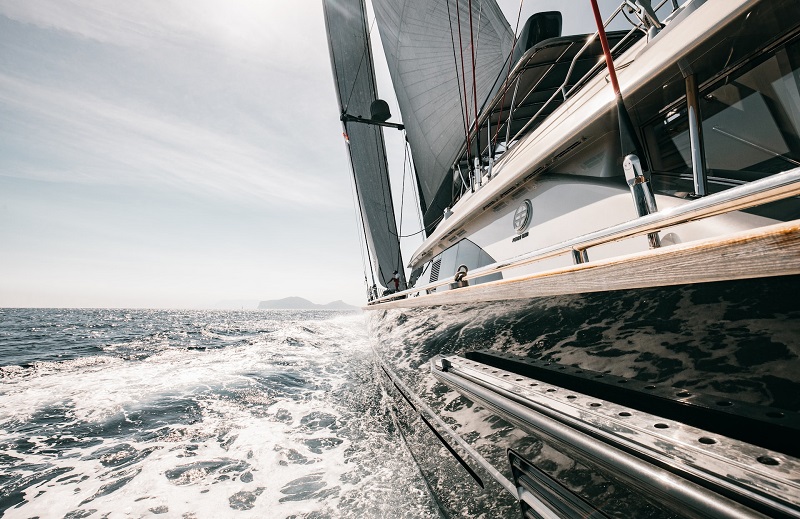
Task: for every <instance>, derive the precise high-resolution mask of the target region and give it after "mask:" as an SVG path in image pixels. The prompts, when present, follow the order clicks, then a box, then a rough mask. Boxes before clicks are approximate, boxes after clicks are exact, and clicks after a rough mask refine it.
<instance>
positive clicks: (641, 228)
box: [369, 168, 800, 304]
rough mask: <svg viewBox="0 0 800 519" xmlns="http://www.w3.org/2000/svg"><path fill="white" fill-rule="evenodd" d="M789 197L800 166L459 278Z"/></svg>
mask: <svg viewBox="0 0 800 519" xmlns="http://www.w3.org/2000/svg"><path fill="white" fill-rule="evenodd" d="M791 196H800V168H795V169H791V170H788V171H784V172H782V173H777V174H775V175H771V176H769V177H766V178H762V179H759V180H755V181H753V182H750V183H748V184H744V185H741V186H736V187H732V188H730V189H726V190H725V191H722V192H720V193H715V194H713V195H708V196H706V197H703V198H699V199H697V200H692V201H690V202H687V203H685V204H683V205H679V206H675V207H670V208H667V209H663V210H661V211H659V212H657V213H652V214H649V215H647V216H642V217H639V218H636V219H635V220H629V221H627V222H624V223H621V224H617V225H613V226H611V227H607V228H605V229H601V230H599V231H594V232H591V233H588V234H584V235H582V236H578V237H576V238H573V239H571V240H567V241H563V242H561V243H557V244H555V245H551V246H549V247H543V248H541V249H537V250H534V251H531V252H528V253H525V254H521V255H519V256H515V257H513V258H509V259H507V260H503V261H498V262H495V263H492V264H490V265H486V266H484V267H480V268H477V269H475V270H473V271H471V272H469V274H468V275H467V276H465V277H464V278H463V279H464V280H470V279H475V278H479V277H483V276H486V275H489V274H494V273H496V272H502V271H504V270H507V269H510V268H516V267H521V266H523V265H528V264H530V263H534V262H537V261H541V260H544V259H548V258H552V257H554V256H559V255H561V254H566V253H569V252H572V251H584V250H586V249H588V248H590V247H595V246H598V245H603V244H605V243H610V242H614V241H619V240H624V239H626V238H632V237H634V236H639V235H643V234H648V233H651V232H655V231H658V230H661V229H663V228H665V227H671V226H674V225H680V224H683V223H687V222H691V221H696V220H702V219H704V218H709V217H712V216H717V215H720V214H725V213H728V212H731V211H741V210H743V209H749V208H751V207H755V206H758V205H762V204H766V203H769V202H774V201H776V200H781V199H784V198H789V197H791ZM451 283H453V279H452V278H451V277H448V278H446V279H443V280H439V281H434V282H433V283H428V284H427V285H424V286H421V287H414V288H410V289H407V290H404V291H402V292H397V293H394V294H391V295H387V296H384V297H381V298H378V299H376V300H374V301H371V302H370V303H369V304H377V303H383V302H386V301H391V300H394V299H397V298H398V297H401V296H410V295H412V294H417V293H419V292H424V291H426V290H431V289H434V288H437V287H440V286H444V285H449V284H451Z"/></svg>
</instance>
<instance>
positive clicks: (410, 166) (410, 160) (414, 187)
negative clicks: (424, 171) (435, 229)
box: [403, 132, 425, 230]
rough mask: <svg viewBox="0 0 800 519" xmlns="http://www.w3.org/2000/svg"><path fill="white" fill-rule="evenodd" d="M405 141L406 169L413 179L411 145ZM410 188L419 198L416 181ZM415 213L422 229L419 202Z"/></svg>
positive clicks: (414, 173) (414, 175)
mask: <svg viewBox="0 0 800 519" xmlns="http://www.w3.org/2000/svg"><path fill="white" fill-rule="evenodd" d="M403 136H405V132H403ZM405 142H406V150H408V153H407V155H408V170H409V171H410V172H411V178H412V179H414V178H415V177H416V172H415V171H414V160H413V158H412V157H411V145H410V144H409V143H408V140H407V139H406V141H405ZM411 189H412V191H413V192H414V197H416V199H417V200H419V193H418V192H417V183H416V182H412V183H411ZM416 213H417V219H418V220H419V228H420V229H422V230H424V229H425V225H424V224H423V222H422V208H421V207H420V206H419V204H417V211H416Z"/></svg>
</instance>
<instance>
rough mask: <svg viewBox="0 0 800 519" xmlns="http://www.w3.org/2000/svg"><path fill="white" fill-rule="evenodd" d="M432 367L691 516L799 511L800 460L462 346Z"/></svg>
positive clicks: (515, 420)
mask: <svg viewBox="0 0 800 519" xmlns="http://www.w3.org/2000/svg"><path fill="white" fill-rule="evenodd" d="M431 370H432V372H433V375H434V376H435V377H436V378H437V379H439V380H440V381H442V382H444V383H446V384H447V385H449V386H451V387H453V388H454V389H456V390H457V391H459V392H460V393H462V394H464V395H465V396H467V397H468V398H470V399H472V400H477V401H479V402H481V403H482V404H484V405H487V406H488V407H490V408H492V409H494V410H495V411H497V412H499V413H500V414H501V415H502V416H503V417H504V418H507V419H509V420H510V421H512V422H513V423H516V424H517V425H519V426H522V427H523V428H527V429H529V430H531V431H532V432H536V433H538V434H542V435H544V436H546V437H548V438H549V439H551V440H552V441H554V442H556V443H558V444H560V445H562V446H565V447H566V448H567V449H568V450H570V451H572V452H575V453H578V454H579V455H580V456H582V457H585V458H586V459H587V460H590V461H591V462H593V463H595V464H598V465H599V466H602V467H604V468H605V469H607V470H609V471H611V472H613V473H614V474H616V475H618V476H619V477H622V478H623V479H626V480H627V481H628V482H630V484H632V485H634V486H636V487H638V488H640V489H641V490H642V491H644V492H647V493H648V494H649V495H651V496H652V497H653V498H654V499H657V500H659V501H661V502H663V503H664V504H665V505H666V506H669V507H670V508H673V509H675V510H676V511H679V513H682V514H685V515H689V516H690V517H762V516H763V515H767V516H770V517H794V518H800V460H798V459H797V458H794V457H791V456H788V455H785V454H782V453H778V452H775V451H771V450H768V449H765V448H762V447H757V446H754V445H752V444H749V443H745V442H742V441H739V440H734V439H731V438H728V437H725V436H722V435H719V434H715V433H711V432H709V431H706V430H703V429H700V428H697V427H692V426H690V425H686V424H684V423H682V422H679V421H676V420H670V419H666V418H664V417H661V416H658V415H654V414H649V413H645V412H643V411H639V410H637V409H634V408H632V407H630V406H624V405H620V404H617V403H613V402H610V401H605V400H601V399H599V398H597V397H596V396H590V395H587V394H583V393H579V392H576V391H571V390H567V389H565V388H564V387H561V386H556V385H553V384H549V383H546V382H543V381H541V380H537V379H533V378H530V377H526V376H524V375H519V374H517V373H513V372H511V371H507V370H503V369H500V368H498V367H495V366H490V365H487V364H484V363H482V362H477V361H474V360H469V359H466V358H463V357H460V356H446V357H442V356H438V357H435V358H434V359H432V361H431Z"/></svg>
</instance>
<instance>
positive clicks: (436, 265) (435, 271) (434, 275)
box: [430, 258, 442, 283]
mask: <svg viewBox="0 0 800 519" xmlns="http://www.w3.org/2000/svg"><path fill="white" fill-rule="evenodd" d="M441 266H442V258H439V259H437V260H436V261H434V262H433V265H431V280H430V282H431V283H433V282H434V281H439V269H440V268H441Z"/></svg>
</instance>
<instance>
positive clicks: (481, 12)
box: [475, 0, 483, 49]
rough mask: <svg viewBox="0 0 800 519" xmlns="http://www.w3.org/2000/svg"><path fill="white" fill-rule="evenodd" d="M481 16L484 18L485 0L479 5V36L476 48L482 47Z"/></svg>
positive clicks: (476, 39) (476, 40)
mask: <svg viewBox="0 0 800 519" xmlns="http://www.w3.org/2000/svg"><path fill="white" fill-rule="evenodd" d="M481 18H483V0H481V3H480V5H479V6H478V37H477V38H475V48H478V49H480V48H481Z"/></svg>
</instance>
